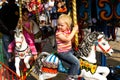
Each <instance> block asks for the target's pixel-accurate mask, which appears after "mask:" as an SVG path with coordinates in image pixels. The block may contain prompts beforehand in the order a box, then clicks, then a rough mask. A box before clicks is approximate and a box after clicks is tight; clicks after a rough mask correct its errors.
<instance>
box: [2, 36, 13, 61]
mask: <svg viewBox="0 0 120 80" xmlns="http://www.w3.org/2000/svg"><path fill="white" fill-rule="evenodd" d="M2 42H3V51H4V53H5V55H6V57H7V60H9V59H10V58H11V53H8V45H9V44H10V42H11V38H10V36H9V35H6V34H3V36H2Z"/></svg>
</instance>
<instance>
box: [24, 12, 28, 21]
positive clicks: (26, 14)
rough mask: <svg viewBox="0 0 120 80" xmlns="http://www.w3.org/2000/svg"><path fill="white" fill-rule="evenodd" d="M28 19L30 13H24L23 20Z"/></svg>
mask: <svg viewBox="0 0 120 80" xmlns="http://www.w3.org/2000/svg"><path fill="white" fill-rule="evenodd" d="M28 18H29V15H28V12H24V13H23V20H25V21H26V20H28Z"/></svg>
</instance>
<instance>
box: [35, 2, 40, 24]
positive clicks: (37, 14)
mask: <svg viewBox="0 0 120 80" xmlns="http://www.w3.org/2000/svg"><path fill="white" fill-rule="evenodd" d="M39 2H41V0H39ZM37 4H38V0H36V4H35V5H36V21H37V24H38V26H39V8H38V5H37Z"/></svg>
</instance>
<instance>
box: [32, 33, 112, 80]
mask: <svg viewBox="0 0 120 80" xmlns="http://www.w3.org/2000/svg"><path fill="white" fill-rule="evenodd" d="M78 48H79V50H78V51H77V52H76V53H77V54H76V56H77V57H78V58H79V59H80V68H81V73H80V76H81V77H83V78H84V79H85V80H107V78H106V77H107V75H108V74H109V72H110V70H109V68H108V67H103V66H99V65H97V64H96V62H97V60H96V52H102V53H104V54H105V55H107V54H109V55H112V52H113V49H112V48H111V47H110V45H109V43H108V41H106V40H105V38H104V35H102V34H98V33H90V34H89V35H87V36H86V37H85V38H84V39H83V41H82V42H81V44H79V46H78ZM49 55H50V54H49V53H47V52H42V53H41V54H40V55H39V56H38V58H37V61H36V62H37V63H36V65H35V68H34V69H33V72H34V73H36V74H37V75H39V80H45V79H48V78H52V77H55V76H56V75H57V74H58V73H57V72H56V73H51V72H44V71H43V70H42V67H43V66H44V64H43V63H44V61H45V60H46V56H47V57H48V56H49ZM43 56H44V57H43ZM53 64H54V63H53ZM49 66H50V65H49ZM58 66H59V65H58Z"/></svg>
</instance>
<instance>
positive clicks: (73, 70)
mask: <svg viewBox="0 0 120 80" xmlns="http://www.w3.org/2000/svg"><path fill="white" fill-rule="evenodd" d="M73 53H74V52H73V50H70V51H68V52H62V53H58V57H59V58H60V59H62V60H63V61H65V62H67V63H68V64H69V65H70V68H69V71H68V75H71V76H72V75H73V76H74V75H78V72H79V69H80V64H79V60H78V59H77V57H75V56H74V55H73Z"/></svg>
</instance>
